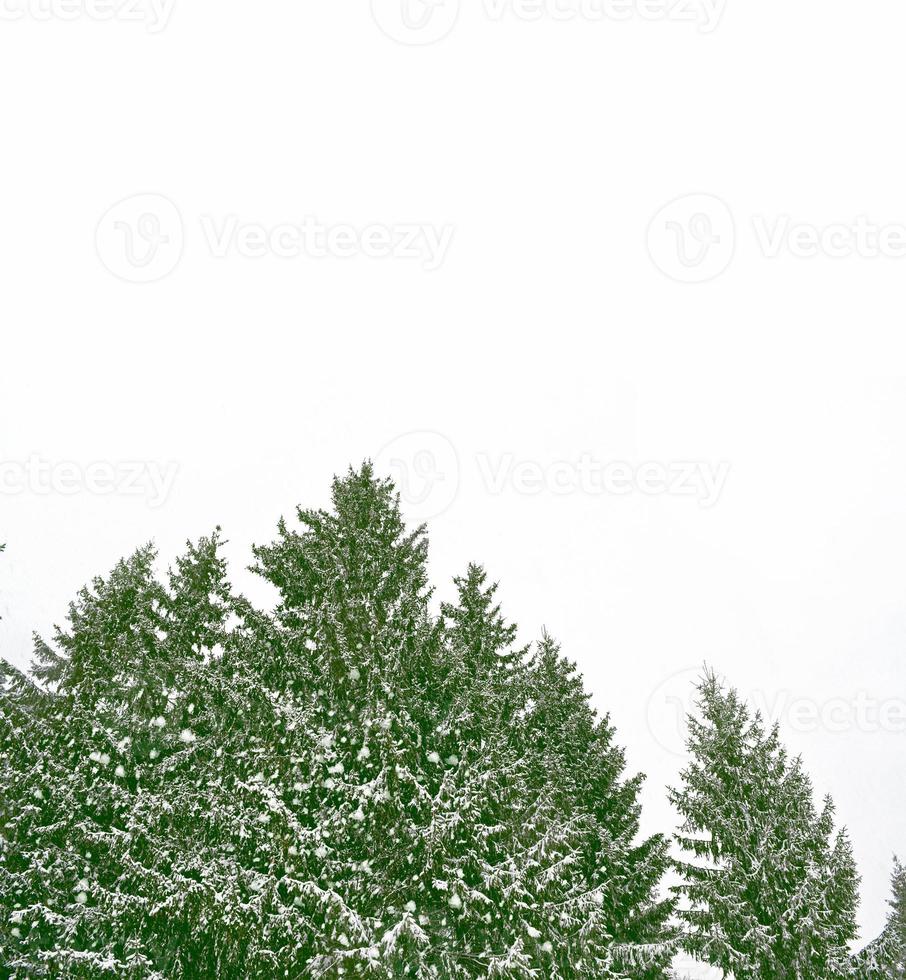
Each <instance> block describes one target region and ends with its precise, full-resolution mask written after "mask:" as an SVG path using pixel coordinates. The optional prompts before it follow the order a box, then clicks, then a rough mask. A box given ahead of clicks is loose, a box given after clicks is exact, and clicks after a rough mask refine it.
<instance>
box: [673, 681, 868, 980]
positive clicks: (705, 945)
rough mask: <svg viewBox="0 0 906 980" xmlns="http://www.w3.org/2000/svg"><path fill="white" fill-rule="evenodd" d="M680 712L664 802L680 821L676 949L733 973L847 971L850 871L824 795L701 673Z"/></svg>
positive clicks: (789, 975) (740, 976)
mask: <svg viewBox="0 0 906 980" xmlns="http://www.w3.org/2000/svg"><path fill="white" fill-rule="evenodd" d="M698 707H699V711H700V715H701V717H692V718H690V729H689V742H688V747H689V751H690V754H691V761H690V762H689V764H688V766H687V767H686V769H685V770H684V771H683V773H682V780H683V782H682V786H681V787H680V788H679V789H675V790H672V791H671V793H670V796H671V799H672V802H673V804H674V805H675V807H676V808H677V810H678V811H679V813H680V815H681V816H682V818H683V826H682V831H681V833H680V835H679V836H678V838H677V840H678V843H679V845H680V847H681V848H682V851H683V852H684V854H685V855H687V856H688V857H687V858H685V859H684V860H681V861H680V862H678V870H679V872H680V874H681V876H682V878H683V882H682V884H681V885H679V886H677V888H676V891H677V893H678V895H679V897H680V899H681V901H682V908H681V911H680V918H681V920H682V922H683V924H684V927H685V932H684V937H683V945H684V947H685V948H686V950H687V951H688V952H689V953H690V954H692V955H693V956H695V957H696V958H698V959H700V960H702V961H703V962H705V963H708V964H710V965H711V966H714V967H717V968H718V969H720V970H723V971H724V973H725V974H726V975H728V976H733V977H734V978H735V980H763V978H765V977H771V978H774V980H830V978H837V977H844V976H847V974H848V971H849V949H848V947H849V944H850V942H851V941H852V940H853V939H854V938H855V936H856V921H855V915H856V905H857V887H858V876H857V873H856V870H855V865H854V861H853V856H852V851H851V848H850V844H849V841H848V840H847V837H846V834H845V832H843V831H841V832H840V833H838V834H837V835H836V836H834V832H833V805H832V803H831V801H830V800H829V799H827V800H825V802H824V805H823V807H822V808H821V809H820V810H817V809H816V807H815V805H814V803H813V791H812V785H811V782H810V780H809V779H808V777H807V776H806V775H805V773H804V772H803V769H802V765H801V762H800V760H798V759H791V758H790V757H789V756H788V755H787V753H786V751H785V750H784V748H783V747H782V745H781V744H780V738H779V733H778V730H777V728H776V726H775V727H774V728H772V729H770V730H766V729H765V726H764V724H763V722H762V719H761V716H760V715H759V714H755V715H754V716H753V715H752V714H751V713H750V712H749V710H748V708H747V707H746V706H745V704H744V703H743V702H742V701H741V700H740V698H739V697H738V695H737V694H736V692H735V691H732V690H729V691H728V690H726V689H724V687H723V686H722V685H721V683H720V682H719V681H718V680H717V678H716V677H715V676H714V675H713V674H711V673H708V674H707V675H706V676H705V677H704V679H703V680H702V682H701V684H700V685H699V688H698Z"/></svg>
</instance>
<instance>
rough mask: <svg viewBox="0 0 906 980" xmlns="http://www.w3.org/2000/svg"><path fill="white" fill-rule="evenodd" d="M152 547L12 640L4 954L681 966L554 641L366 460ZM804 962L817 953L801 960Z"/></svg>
mask: <svg viewBox="0 0 906 980" xmlns="http://www.w3.org/2000/svg"><path fill="white" fill-rule="evenodd" d="M220 545H221V542H220V537H219V532H218V533H215V534H214V535H213V536H212V537H211V538H208V539H205V540H202V541H200V542H199V543H197V544H195V545H193V546H191V547H189V549H188V551H187V553H186V554H185V556H184V557H182V558H181V559H180V560H179V561H178V562H177V563H176V565H175V567H174V568H173V569H172V570H171V572H170V573H169V574H168V575H167V576H166V577H165V578H164V579H163V580H159V579H157V578H156V577H155V575H154V573H153V563H154V557H155V556H154V553H153V551H152V550H151V549H150V548H144V549H142V550H140V551H138V552H137V553H136V554H135V555H133V556H132V557H131V558H129V559H128V560H125V561H123V562H121V563H120V564H119V565H117V567H116V568H115V569H114V570H113V571H112V573H111V574H110V575H109V576H108V577H106V578H103V579H102V578H98V579H96V580H95V581H94V582H92V584H91V586H90V587H89V588H86V589H84V590H83V591H82V592H81V593H80V594H79V595H78V596H77V598H76V600H75V602H74V603H73V604H72V606H71V608H70V611H69V617H68V622H67V625H66V627H65V628H64V629H60V630H58V632H57V634H56V636H55V637H54V640H53V643H52V644H45V643H43V642H40V641H38V642H37V644H36V656H35V662H34V668H33V671H32V672H31V674H30V675H29V676H25V675H23V674H21V673H19V672H18V671H16V670H14V669H13V668H12V667H11V666H9V665H7V664H5V663H4V662H2V661H0V964H2V966H0V975H4V976H5V975H9V976H11V977H23V978H24V977H42V976H47V977H50V976H53V977H61V976H62V977H91V978H94V977H134V978H146V977H147V978H168V980H170V978H206V977H210V978H233V977H235V978H273V977H293V978H297V977H311V978H320V980H333V978H340V977H369V978H381V977H386V978H399V977H413V978H422V980H428V978H431V980H443V978H473V977H474V978H479V977H482V978H483V977H506V978H518V980H529V978H531V980H548V978H549V980H554V978H564V980H565V978H573V977H575V978H579V977H582V978H585V977H588V978H602V980H607V978H612V980H616V978H629V980H664V978H666V977H667V976H669V970H668V964H669V962H670V960H671V958H672V954H673V952H674V948H673V942H674V936H673V932H672V930H671V927H670V926H669V924H668V923H669V920H670V917H671V914H672V905H671V903H670V902H665V901H663V900H661V899H660V898H659V897H658V885H659V882H660V880H661V878H662V876H663V874H664V871H665V869H666V867H667V864H668V856H667V843H666V842H665V840H664V839H662V838H661V837H654V838H650V839H647V840H640V839H639V835H638V829H639V803H638V796H639V788H640V778H639V777H628V776H627V775H626V774H625V761H624V757H623V753H622V750H621V749H620V748H618V747H617V746H616V745H615V742H614V737H615V736H614V731H613V728H612V727H611V725H610V723H609V721H608V720H607V719H606V718H599V717H597V716H596V715H595V713H594V712H593V711H592V709H591V708H590V706H589V703H588V698H587V695H586V693H585V692H584V690H583V686H582V682H581V679H580V678H579V676H578V675H577V674H576V672H575V669H574V668H573V666H572V665H571V664H570V663H569V662H568V661H566V660H565V659H564V658H563V657H562V656H561V655H560V653H559V650H558V649H557V646H556V644H555V643H554V642H553V640H551V639H550V638H549V637H546V636H545V637H544V638H543V639H542V640H541V642H540V643H538V644H537V646H535V647H534V648H533V649H525V650H522V649H516V648H515V647H514V642H515V629H514V628H513V627H512V626H511V625H509V624H508V623H506V622H505V621H504V619H503V618H502V616H501V613H500V610H499V608H498V607H497V604H496V602H495V599H494V595H495V586H494V585H492V584H489V583H488V582H487V580H486V577H485V574H484V572H483V571H482V570H481V569H480V568H478V567H474V566H473V567H470V568H469V569H468V570H467V571H466V573H465V574H464V575H463V576H462V577H461V578H459V579H457V580H456V586H457V593H458V598H457V600H456V601H455V602H453V603H450V604H445V605H443V606H442V608H441V610H440V614H439V615H435V614H433V613H432V611H431V606H430V599H431V590H430V588H429V585H428V577H427V569H426V559H427V544H426V539H425V536H424V532H423V531H422V530H421V529H419V530H414V531H408V530H407V529H406V528H405V527H404V525H403V522H402V520H401V518H400V512H399V507H398V501H397V498H396V496H395V493H394V490H393V487H392V486H391V485H390V484H389V483H387V482H383V481H380V480H378V479H376V478H375V476H374V475H373V473H372V471H371V468H370V466H368V465H366V466H364V467H363V468H362V469H361V470H360V471H358V472H351V473H349V474H348V476H347V477H346V478H344V479H342V480H337V481H335V483H334V487H333V507H332V509H331V510H330V511H329V512H324V511H317V512H314V511H300V512H299V514H298V523H296V524H293V525H292V526H290V525H289V524H287V523H283V522H281V523H280V525H279V528H278V534H277V537H276V540H275V541H274V542H273V543H271V544H269V545H266V546H263V547H260V548H257V549H256V550H255V560H256V566H255V567H256V570H257V571H258V572H259V573H260V574H261V575H262V576H264V577H265V578H266V579H267V580H268V581H270V582H271V583H273V585H275V586H276V587H277V589H278V590H279V595H280V599H279V603H278V605H277V608H276V609H275V610H274V612H273V613H272V614H264V613H262V612H259V611H257V610H255V609H253V608H252V607H251V606H250V605H249V604H248V603H247V602H246V601H245V600H244V599H242V598H241V597H240V596H237V595H236V594H234V592H233V590H232V589H231V587H230V585H229V583H228V581H227V577H226V569H225V565H224V562H223V559H222V557H221V548H220ZM809 976H811V974H810V975H809Z"/></svg>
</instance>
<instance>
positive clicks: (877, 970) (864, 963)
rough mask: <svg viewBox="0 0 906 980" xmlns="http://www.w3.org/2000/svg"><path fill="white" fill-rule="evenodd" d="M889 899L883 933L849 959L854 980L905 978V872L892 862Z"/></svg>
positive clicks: (900, 979) (895, 862) (893, 979)
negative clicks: (856, 979)
mask: <svg viewBox="0 0 906 980" xmlns="http://www.w3.org/2000/svg"><path fill="white" fill-rule="evenodd" d="M892 885H893V897H892V898H891V899H890V915H889V916H888V919H887V925H886V926H885V928H884V931H883V932H882V933H881V935H880V936H878V938H877V939H875V940H874V942H872V943H869V944H868V946H866V947H865V949H863V950H861V951H860V953H859V954H858V955H857V956H855V957H854V958H853V972H854V974H855V976H856V977H857V978H858V980H903V978H904V977H906V868H904V867H903V865H902V864H900V862H899V861H898V860H896V859H894V869H893V875H892Z"/></svg>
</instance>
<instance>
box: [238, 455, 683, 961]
mask: <svg viewBox="0 0 906 980" xmlns="http://www.w3.org/2000/svg"><path fill="white" fill-rule="evenodd" d="M333 504H334V510H333V512H332V513H325V512H311V511H302V512H300V513H299V518H300V521H301V523H302V525H303V530H302V531H301V533H300V532H296V531H291V530H290V529H289V528H288V526H287V525H286V524H285V523H281V525H280V529H279V532H280V533H279V537H278V540H277V541H276V542H275V543H274V544H273V545H270V546H267V547H263V548H259V549H257V551H256V554H257V558H258V562H259V569H260V571H261V573H262V574H263V575H265V576H266V577H267V578H268V579H269V580H270V581H271V582H273V584H274V585H276V586H277V587H278V589H279V590H280V593H281V602H280V605H279V607H278V609H277V613H276V621H275V632H276V636H277V638H278V643H279V645H280V647H281V648H282V649H285V650H287V651H291V654H292V656H293V657H295V658H297V659H298V663H299V667H298V671H299V673H300V675H301V674H304V676H305V677H306V678H307V679H308V683H309V685H310V686H311V689H312V695H311V708H310V711H309V713H308V719H309V721H308V730H309V731H311V732H313V733H314V736H315V737H314V739H313V744H312V746H311V747H310V748H309V749H308V755H307V760H308V767H309V773H310V775H309V778H308V780H307V781H306V799H305V807H304V809H305V829H306V834H307V835H308V836H307V837H306V838H305V839H304V840H303V841H302V842H301V844H302V849H303V851H304V854H305V860H306V862H307V867H308V868H309V869H310V873H312V874H314V875H315V876H316V878H317V881H318V883H319V887H321V888H322V889H323V893H324V894H323V895H321V894H318V895H316V896H315V897H316V898H317V899H318V901H320V902H321V907H322V908H323V910H324V911H323V912H322V919H321V921H320V923H319V928H318V929H317V930H315V931H314V934H313V937H312V943H313V945H312V948H311V950H310V951H308V955H310V956H311V961H310V967H309V968H310V969H311V970H312V972H313V973H315V974H316V975H318V976H323V977H335V976H341V975H344V973H345V975H347V976H348V975H355V976H358V975H363V976H364V975H385V976H388V977H391V976H405V975H411V976H417V977H425V978H427V977H451V978H452V977H486V976H500V977H513V978H517V977H520V978H522V977H524V978H528V977H551V978H553V977H564V978H565V977H581V976H591V975H594V976H600V977H602V978H606V977H608V976H611V977H617V976H619V977H638V978H642V977H649V976H662V975H663V974H662V973H660V974H659V973H657V972H654V973H652V972H651V970H656V969H657V964H660V963H663V962H664V960H665V959H669V946H668V944H666V942H665V940H666V939H667V933H666V930H665V929H664V928H663V920H664V918H665V917H666V915H667V914H668V910H666V909H665V908H664V907H663V906H659V905H658V903H657V902H656V900H655V898H654V892H655V888H656V886H657V882H658V880H659V878H660V876H661V873H662V872H663V870H664V866H665V860H664V856H663V852H662V848H661V843H660V842H659V841H656V842H653V843H650V844H648V845H642V846H641V847H640V848H639V851H638V854H640V855H641V854H642V853H650V855H651V857H650V861H649V863H647V864H645V862H644V861H643V860H641V859H640V858H637V857H635V855H636V853H637V852H636V851H635V850H634V842H633V841H632V840H631V839H630V838H631V836H632V834H629V833H626V834H624V835H623V836H620V832H622V831H624V830H626V828H627V827H628V826H629V825H631V824H632V821H633V818H634V817H635V815H636V814H637V809H636V807H637V804H636V794H637V789H638V784H637V783H636V782H634V781H629V782H627V783H625V784H623V783H621V782H620V781H619V775H620V770H621V769H622V757H621V756H619V754H618V753H617V752H616V750H614V755H613V756H612V758H611V760H610V761H611V768H610V773H609V776H610V779H609V781H608V782H606V783H605V782H604V781H603V780H602V781H601V782H600V783H599V784H598V785H597V786H596V789H597V791H598V792H597V795H595V792H592V791H589V792H588V793H587V794H586V796H585V797H584V798H582V797H579V798H578V799H576V796H575V795H574V794H571V792H570V791H571V789H572V788H573V787H566V786H564V787H562V788H560V787H559V786H558V785H557V781H558V779H559V778H560V777H561V769H560V768H557V767H556V766H555V765H554V764H553V761H552V758H553V757H551V758H550V759H547V760H545V759H544V758H543V757H542V756H539V755H537V754H534V755H532V754H529V752H528V751H527V746H528V745H529V744H530V742H531V731H530V728H529V726H528V723H527V717H528V703H529V700H530V687H531V682H532V679H533V677H532V674H531V672H530V668H529V667H528V666H527V665H526V663H525V662H524V660H525V658H524V656H523V653H522V652H521V651H516V650H513V649H512V642H513V639H514V635H515V630H514V628H513V627H511V626H509V625H507V624H506V623H504V621H503V620H502V618H501V616H500V613H499V610H498V609H497V607H496V606H495V605H494V602H493V595H494V587H493V586H491V587H485V576H484V573H483V572H482V571H481V570H480V569H478V568H476V567H471V568H470V569H469V570H468V572H467V574H466V575H465V576H464V577H463V578H462V579H459V580H457V583H456V584H457V588H458V602H456V603H455V604H447V605H444V606H443V609H442V617H441V619H440V620H439V621H438V620H437V619H435V618H434V617H432V615H431V613H430V611H429V603H430V599H431V590H430V589H429V587H428V585H427V570H426V559H427V547H426V540H425V536H424V531H423V529H418V530H416V531H413V532H407V531H406V529H405V527H404V525H403V521H402V518H401V516H400V511H399V503H398V499H397V497H396V494H395V492H394V490H393V487H392V485H391V484H390V483H389V482H387V481H380V480H378V479H376V478H375V476H374V474H373V472H372V470H371V468H370V466H367V465H366V466H365V467H363V469H362V470H361V471H359V472H355V473H350V474H349V475H348V477H347V478H346V479H343V480H338V481H336V482H335V484H334V488H333ZM575 707H576V705H575V704H572V705H569V706H566V707H565V709H564V710H565V711H566V712H567V713H569V712H570V711H572V710H573V709H574V708H575ZM582 707H584V708H585V709H586V711H587V705H585V703H584V701H583V705H582ZM588 714H589V715H590V712H588ZM589 724H590V725H591V724H593V722H591V721H589ZM602 739H603V735H602ZM576 748H578V746H576V745H570V744H569V743H568V742H564V743H563V744H562V752H561V756H562V758H564V759H566V758H568V757H569V756H570V754H571V753H572V752H573V750H574V749H576ZM300 751H301V750H300ZM574 761H575V764H576V765H577V766H581V765H582V764H583V759H582V757H581V756H577V757H576V759H575V760H574ZM545 765H546V766H547V768H544V767H545ZM565 768H566V767H565V766H563V771H565ZM558 806H559V809H558ZM595 807H597V808H599V812H600V813H601V814H604V813H608V814H610V813H612V814H613V817H612V828H613V832H612V836H608V833H607V829H605V828H603V827H600V826H596V825H595V823H594V808H595ZM636 829H637V828H636ZM596 835H597V837H598V838H600V843H598V844H596V843H595V838H596ZM596 846H597V847H599V850H598V852H597V855H596V857H595V850H594V849H595V847H596ZM608 847H609V848H610V849H611V850H610V852H608V851H607V848H608ZM627 852H629V853H627ZM634 861H635V862H636V863H637V865H638V867H639V868H640V869H641V868H642V867H644V871H645V874H646V875H647V877H645V878H643V879H642V881H641V882H639V881H635V880H633V881H631V882H630V881H628V880H626V879H625V878H623V877H622V875H623V873H624V871H625V869H626V868H627V867H630V866H632V865H633V862H634ZM658 861H660V865H658ZM621 898H622V900H623V905H622V909H623V912H622V917H620V916H617V918H616V921H608V919H607V916H606V914H605V913H604V912H603V911H602V907H605V906H607V905H608V903H609V902H611V901H614V902H615V903H616V904H617V905H619V904H620V899H621ZM646 917H647V919H646ZM643 921H647V928H646V927H645V926H644V925H643ZM636 937H638V939H637V940H636ZM583 956H585V957H586V958H585V959H583ZM618 960H619V963H622V962H626V963H628V964H632V965H631V966H629V967H628V968H627V969H625V970H623V969H622V968H621V967H620V966H619V964H618ZM595 970H597V972H595Z"/></svg>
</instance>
